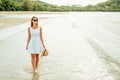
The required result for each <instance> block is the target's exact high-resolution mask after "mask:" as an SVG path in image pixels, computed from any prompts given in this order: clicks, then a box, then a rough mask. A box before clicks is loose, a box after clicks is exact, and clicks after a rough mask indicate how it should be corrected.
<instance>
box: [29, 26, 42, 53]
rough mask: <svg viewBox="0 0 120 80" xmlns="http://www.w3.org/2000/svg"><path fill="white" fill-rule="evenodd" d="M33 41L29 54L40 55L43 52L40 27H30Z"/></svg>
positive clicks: (31, 40) (31, 41) (30, 43)
mask: <svg viewBox="0 0 120 80" xmlns="http://www.w3.org/2000/svg"><path fill="white" fill-rule="evenodd" d="M30 34H31V39H30V42H29V44H28V49H27V52H28V53H30V54H40V53H41V50H42V44H41V40H40V27H38V28H36V29H33V28H32V27H30Z"/></svg>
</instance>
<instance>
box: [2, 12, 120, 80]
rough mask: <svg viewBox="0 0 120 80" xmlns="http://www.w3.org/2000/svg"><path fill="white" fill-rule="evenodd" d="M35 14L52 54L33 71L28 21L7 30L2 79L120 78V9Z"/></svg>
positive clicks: (85, 79) (64, 79)
mask: <svg viewBox="0 0 120 80" xmlns="http://www.w3.org/2000/svg"><path fill="white" fill-rule="evenodd" d="M33 15H34V14H32V15H31V14H29V15H21V16H22V18H24V17H25V18H30V17H32V16H33ZM36 16H37V17H38V18H39V25H41V26H42V27H43V38H44V42H45V45H46V47H47V49H48V51H49V56H47V57H42V58H41V59H40V63H39V72H38V73H37V74H33V73H32V66H31V59H30V54H29V53H27V52H26V50H25V46H26V39H27V26H30V24H29V21H28V23H26V24H21V25H18V26H16V27H14V28H13V29H12V28H10V29H9V28H8V29H6V30H7V32H5V31H6V30H4V31H3V30H2V31H0V33H1V34H0V36H2V37H0V59H1V60H0V63H1V64H0V80H120V77H119V75H120V60H119V57H120V54H119V53H120V50H119V48H120V26H119V25H120V13H119V12H71V13H67V14H58V15H57V14H55V15H54V13H53V14H52V16H51V14H50V15H49V14H45V15H44V16H42V15H38V14H37V15H36ZM7 17H8V18H10V17H11V18H20V15H15V16H14V15H9V16H7V15H2V17H1V18H7ZM43 17H45V18H43ZM20 26H21V27H20ZM18 29H19V30H18ZM9 33H11V34H9ZM6 35H7V36H6Z"/></svg>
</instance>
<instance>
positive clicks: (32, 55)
mask: <svg viewBox="0 0 120 80" xmlns="http://www.w3.org/2000/svg"><path fill="white" fill-rule="evenodd" d="M35 57H36V54H31V63H32V66H33V69H34V70H35V69H36V59H35Z"/></svg>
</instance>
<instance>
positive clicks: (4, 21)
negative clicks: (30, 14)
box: [0, 18, 29, 30]
mask: <svg viewBox="0 0 120 80" xmlns="http://www.w3.org/2000/svg"><path fill="white" fill-rule="evenodd" d="M28 20H29V19H26V18H0V30H1V29H5V28H8V27H14V26H15V25H19V24H23V23H26V22H27V21H28Z"/></svg>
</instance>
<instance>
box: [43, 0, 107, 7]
mask: <svg viewBox="0 0 120 80" xmlns="http://www.w3.org/2000/svg"><path fill="white" fill-rule="evenodd" d="M41 1H44V2H47V3H50V4H55V5H81V6H86V5H89V4H92V5H95V4H97V3H100V2H105V1H108V0H41Z"/></svg>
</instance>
